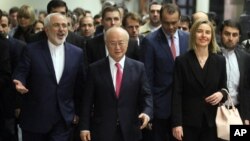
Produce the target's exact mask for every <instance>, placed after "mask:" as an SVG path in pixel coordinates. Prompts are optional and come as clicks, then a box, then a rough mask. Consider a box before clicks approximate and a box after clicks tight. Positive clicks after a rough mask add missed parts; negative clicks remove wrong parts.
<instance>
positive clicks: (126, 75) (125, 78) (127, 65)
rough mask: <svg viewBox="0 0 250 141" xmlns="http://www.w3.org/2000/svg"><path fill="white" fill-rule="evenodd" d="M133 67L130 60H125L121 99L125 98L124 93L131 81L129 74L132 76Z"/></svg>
mask: <svg viewBox="0 0 250 141" xmlns="http://www.w3.org/2000/svg"><path fill="white" fill-rule="evenodd" d="M132 67H133V66H131V64H130V63H129V60H128V59H127V58H125V62H124V68H123V74H122V83H121V88H120V95H119V99H121V98H122V97H123V92H124V91H126V84H128V83H129V80H131V78H130V75H129V74H131V73H130V72H131V70H132Z"/></svg>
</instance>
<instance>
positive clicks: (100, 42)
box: [96, 34, 106, 59]
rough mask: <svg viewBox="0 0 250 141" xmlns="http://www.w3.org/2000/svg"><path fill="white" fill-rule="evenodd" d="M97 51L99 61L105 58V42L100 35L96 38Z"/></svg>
mask: <svg viewBox="0 0 250 141" xmlns="http://www.w3.org/2000/svg"><path fill="white" fill-rule="evenodd" d="M98 48H99V49H98V50H97V52H96V53H98V54H99V56H100V59H101V58H105V57H106V49H105V48H106V47H105V42H104V34H102V35H100V36H99V38H98Z"/></svg>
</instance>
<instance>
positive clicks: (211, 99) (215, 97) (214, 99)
mask: <svg viewBox="0 0 250 141" xmlns="http://www.w3.org/2000/svg"><path fill="white" fill-rule="evenodd" d="M222 98H223V94H222V93H221V92H216V93H213V94H212V95H210V96H208V97H206V98H205V101H206V102H207V103H210V104H211V105H217V104H218V103H219V102H220V101H221V99H222Z"/></svg>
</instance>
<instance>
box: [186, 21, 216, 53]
mask: <svg viewBox="0 0 250 141" xmlns="http://www.w3.org/2000/svg"><path fill="white" fill-rule="evenodd" d="M201 24H207V25H209V26H210V28H211V33H212V35H211V42H210V43H209V45H208V51H209V52H211V53H217V52H219V51H220V48H219V45H218V44H217V42H216V38H215V30H214V27H213V24H212V23H211V22H210V21H208V20H207V19H198V20H196V21H195V22H194V24H193V25H192V27H191V30H190V37H189V50H196V41H195V38H196V31H197V29H198V28H199V26H200V25H201Z"/></svg>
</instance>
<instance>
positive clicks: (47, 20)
mask: <svg viewBox="0 0 250 141" xmlns="http://www.w3.org/2000/svg"><path fill="white" fill-rule="evenodd" d="M53 16H63V17H65V16H64V15H62V14H61V13H51V14H48V15H47V16H46V17H45V19H44V27H47V26H49V25H50V19H51V17H53Z"/></svg>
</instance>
